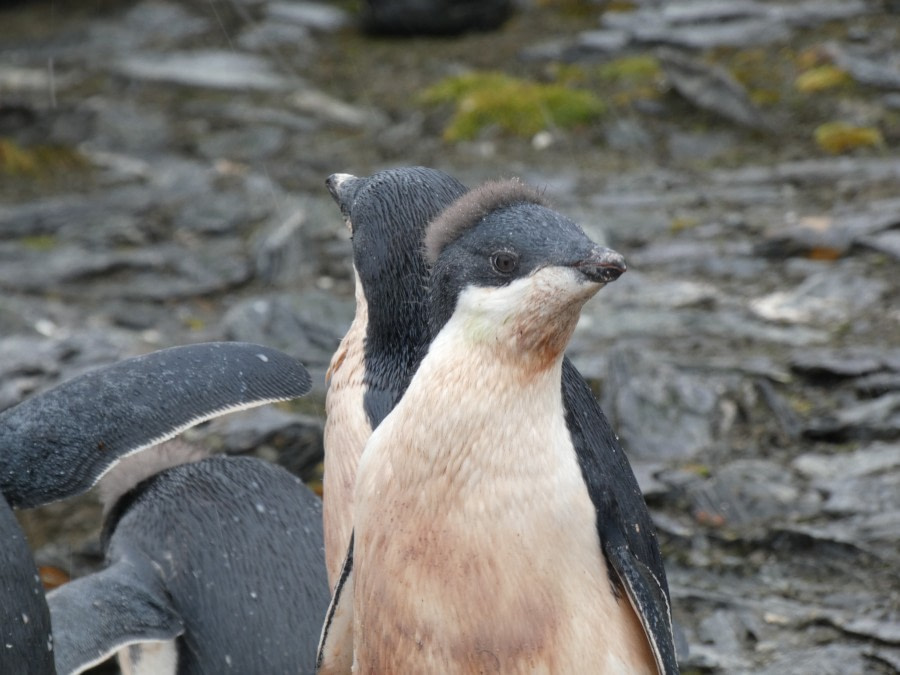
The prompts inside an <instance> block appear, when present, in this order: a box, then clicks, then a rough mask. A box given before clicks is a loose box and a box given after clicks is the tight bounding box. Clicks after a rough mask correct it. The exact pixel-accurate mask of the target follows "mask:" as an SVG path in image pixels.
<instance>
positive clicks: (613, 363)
mask: <svg viewBox="0 0 900 675" xmlns="http://www.w3.org/2000/svg"><path fill="white" fill-rule="evenodd" d="M723 389H724V386H723V383H722V382H721V380H718V379H717V378H714V377H705V378H701V377H697V376H694V375H690V374H688V373H685V372H681V371H678V370H676V369H675V368H673V367H671V366H669V365H667V364H665V363H663V362H661V361H659V357H658V356H656V355H654V354H648V353H645V352H637V351H635V350H631V349H627V348H618V349H615V350H613V351H612V353H611V354H610V356H609V376H608V382H607V384H606V386H605V387H604V397H603V409H604V410H605V411H606V412H607V414H609V415H610V416H611V417H612V419H613V420H615V422H614V425H613V426H614V427H615V428H616V429H617V431H618V434H619V436H620V438H621V439H622V442H623V444H624V446H625V448H626V450H627V451H628V453H629V455H631V456H634V457H638V458H641V459H647V460H649V459H656V460H673V459H678V460H684V459H689V458H691V457H694V456H696V455H697V454H698V453H699V452H700V451H701V450H704V449H708V448H709V447H710V446H711V445H712V443H713V439H714V438H715V436H716V432H717V428H716V427H717V421H718V420H717V417H718V415H719V406H720V403H721V397H722V394H723Z"/></svg>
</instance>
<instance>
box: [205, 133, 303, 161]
mask: <svg viewBox="0 0 900 675" xmlns="http://www.w3.org/2000/svg"><path fill="white" fill-rule="evenodd" d="M286 136H287V134H286V132H285V131H284V129H281V128H279V127H273V126H264V125H253V126H250V127H246V128H242V129H228V130H223V131H219V132H214V133H210V134H206V135H205V136H204V137H203V138H202V139H201V140H200V141H199V143H198V146H197V147H198V150H199V151H200V154H201V155H203V156H204V157H208V158H210V159H220V158H226V159H230V160H234V161H239V162H260V161H262V160H265V159H269V158H270V157H272V155H274V154H275V153H277V152H278V151H280V150H281V148H282V147H283V146H284V143H285V139H286Z"/></svg>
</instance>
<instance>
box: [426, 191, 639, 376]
mask: <svg viewBox="0 0 900 675" xmlns="http://www.w3.org/2000/svg"><path fill="white" fill-rule="evenodd" d="M425 247H426V255H427V258H428V260H429V262H430V263H431V264H432V277H431V303H432V307H431V310H432V311H431V317H432V321H433V325H432V330H433V332H434V334H435V335H437V333H438V332H439V331H440V330H441V328H443V327H444V325H446V324H447V323H448V322H449V321H450V320H451V318H452V319H453V320H459V321H461V322H463V323H462V325H463V326H465V332H466V335H467V336H468V337H469V338H471V339H473V340H476V341H490V342H491V343H492V344H494V345H496V348H497V349H498V350H499V351H498V355H501V354H502V353H508V354H509V355H511V356H514V357H515V358H519V356H525V355H527V354H531V355H533V356H538V357H540V359H541V361H542V362H545V363H549V362H551V361H553V360H554V359H556V358H558V357H561V355H562V352H563V351H564V349H565V346H566V344H567V343H568V341H569V338H570V337H571V335H572V332H573V331H574V329H575V324H576V323H577V320H578V316H579V313H580V311H581V307H582V306H583V304H584V303H585V302H586V301H587V300H588V299H589V298H590V297H591V296H593V295H594V294H595V293H596V292H597V291H598V290H600V289H601V288H602V287H603V286H604V285H605V284H607V283H609V282H610V281H614V280H615V279H617V278H618V277H619V276H620V275H621V274H622V273H623V272H625V260H624V259H623V258H622V256H621V255H620V254H618V253H616V252H615V251H612V250H610V249H608V248H604V247H602V246H599V245H597V244H595V243H594V242H593V241H591V239H589V238H588V236H587V235H586V234H585V233H584V231H583V230H582V229H581V228H580V227H578V225H576V224H575V223H574V222H573V221H572V220H570V219H569V218H566V217H565V216H563V215H561V214H559V213H557V212H556V211H554V210H552V209H550V208H549V207H548V205H547V203H546V201H545V200H544V198H543V196H542V195H541V194H540V193H538V192H537V191H535V190H534V189H533V188H530V187H528V186H526V185H524V184H522V183H520V182H518V181H516V180H508V181H497V182H491V183H486V184H485V185H482V186H481V187H479V188H476V189H474V190H472V191H470V192H468V193H467V194H465V195H464V196H463V197H461V198H460V199H458V200H457V201H456V202H454V203H453V204H452V205H451V206H449V207H448V208H447V209H446V210H445V211H444V212H443V213H441V215H440V216H438V218H436V219H435V220H434V221H433V222H432V223H431V224H430V225H429V228H428V231H427V233H426V237H425Z"/></svg>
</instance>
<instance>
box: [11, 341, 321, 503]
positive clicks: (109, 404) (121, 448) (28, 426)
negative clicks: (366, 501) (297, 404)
mask: <svg viewBox="0 0 900 675" xmlns="http://www.w3.org/2000/svg"><path fill="white" fill-rule="evenodd" d="M310 386H311V382H310V377H309V373H308V372H307V371H306V369H305V368H304V367H303V366H302V365H301V364H300V363H299V362H298V361H296V360H295V359H293V358H291V357H290V356H288V355H287V354H284V353H282V352H279V351H277V350H275V349H271V348H268V347H262V346H259V345H253V344H246V343H238V342H210V343H205V344H195V345H188V346H184V347H173V348H171V349H163V350H160V351H157V352H152V353H150V354H145V355H144V356H138V357H135V358H131V359H126V360H124V361H120V362H119V363H115V364H113V365H111V366H107V367H105V368H100V369H98V370H94V371H91V372H89V373H85V374H83V375H80V376H78V377H75V378H73V379H71V380H69V381H67V382H63V383H62V384H60V385H59V386H57V387H54V388H53V389H51V390H49V391H46V392H44V393H42V394H39V395H37V396H34V397H32V398H30V399H28V400H27V401H24V402H22V403H20V404H19V405H17V406H15V407H13V408H10V409H9V410H5V411H3V412H2V413H0V492H2V493H3V494H4V495H5V496H6V498H7V499H8V500H9V503H10V504H11V505H13V506H16V507H24V508H29V507H34V506H38V505H40V504H45V503H47V502H50V501H55V500H57V499H63V498H66V497H71V496H73V495H76V494H80V493H82V492H85V491H87V490H88V489H90V488H91V487H92V486H93V485H94V484H95V483H96V482H97V481H98V480H99V479H100V477H101V476H102V475H103V474H104V473H106V472H107V471H108V470H109V469H110V468H112V466H113V465H115V464H116V463H117V462H118V461H119V460H120V459H122V457H125V456H126V455H130V454H132V453H135V452H138V451H140V450H143V449H145V448H148V447H151V446H153V445H157V444H159V443H161V442H162V441H165V440H168V439H170V438H172V437H174V436H176V435H178V434H180V433H181V432H183V431H184V430H185V429H188V428H190V427H192V426H194V425H196V424H199V423H200V422H204V421H206V420H208V419H212V418H213V417H217V416H219V415H223V414H225V413H228V412H233V411H236V410H241V409H245V408H252V407H254V406H258V405H263V404H265V403H270V402H274V401H284V400H288V399H292V398H297V397H299V396H303V395H304V394H306V393H307V392H308V391H309V389H310Z"/></svg>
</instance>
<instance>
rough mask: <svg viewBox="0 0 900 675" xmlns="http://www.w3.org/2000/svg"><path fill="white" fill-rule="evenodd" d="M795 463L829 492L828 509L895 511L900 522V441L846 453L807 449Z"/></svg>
mask: <svg viewBox="0 0 900 675" xmlns="http://www.w3.org/2000/svg"><path fill="white" fill-rule="evenodd" d="M793 467H794V468H795V469H796V470H797V471H800V472H801V473H802V474H804V475H805V476H807V477H808V478H810V479H811V481H812V484H813V486H814V487H815V488H816V489H817V490H818V491H820V492H821V493H822V494H824V495H826V501H825V504H824V507H825V509H826V510H827V511H828V512H830V513H834V514H838V515H849V514H855V513H871V514H876V513H888V512H892V513H893V514H894V517H895V518H896V519H897V521H898V525H900V445H897V444H896V443H873V444H871V445H868V446H865V447H863V448H860V449H858V450H855V451H853V452H851V453H847V454H835V455H821V454H817V453H807V454H804V455H801V456H800V457H798V458H797V459H795V460H794V462H793Z"/></svg>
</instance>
